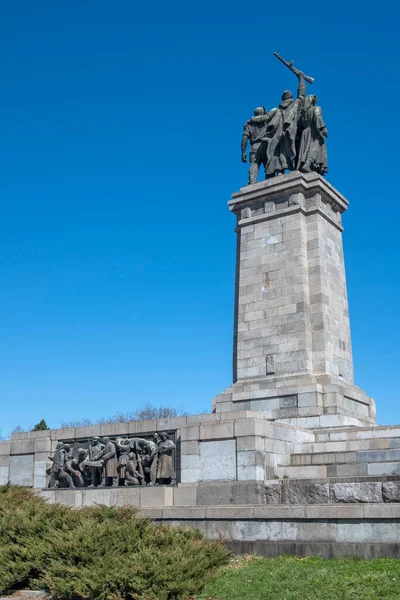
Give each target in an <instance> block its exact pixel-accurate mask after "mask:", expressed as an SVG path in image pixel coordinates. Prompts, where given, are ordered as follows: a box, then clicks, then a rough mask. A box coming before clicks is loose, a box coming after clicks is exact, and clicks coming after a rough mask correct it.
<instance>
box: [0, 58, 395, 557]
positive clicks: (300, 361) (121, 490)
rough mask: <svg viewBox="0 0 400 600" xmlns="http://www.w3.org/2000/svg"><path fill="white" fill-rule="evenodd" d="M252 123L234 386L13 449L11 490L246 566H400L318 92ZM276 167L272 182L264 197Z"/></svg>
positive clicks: (237, 204)
mask: <svg viewBox="0 0 400 600" xmlns="http://www.w3.org/2000/svg"><path fill="white" fill-rule="evenodd" d="M278 58H279V59H280V60H281V61H282V62H284V64H285V65H286V66H288V67H289V69H290V70H291V71H293V72H294V74H295V76H296V78H297V80H298V92H297V97H296V98H293V95H292V92H291V91H285V92H284V93H283V95H282V99H281V102H280V103H279V106H278V107H276V108H273V109H269V110H267V109H266V108H265V107H263V106H261V107H258V108H256V110H255V111H254V112H255V114H254V117H252V118H251V119H250V120H249V121H247V122H246V124H245V127H244V132H243V137H242V145H241V150H242V160H243V161H247V155H246V148H247V145H248V143H249V142H250V146H251V148H250V155H249V162H250V170H249V180H248V182H249V183H248V185H247V186H244V187H243V188H241V189H240V190H239V192H237V193H235V194H233V196H232V199H231V200H230V201H229V209H230V211H231V212H232V213H233V214H234V215H235V217H236V233H237V258H236V282H235V309H234V336H233V338H234V339H233V382H232V385H231V386H230V387H229V388H228V389H227V390H225V391H224V392H222V393H220V394H218V395H217V396H216V397H215V398H214V400H213V408H212V413H210V414H203V415H193V416H187V417H179V418H171V419H158V420H150V421H131V422H129V423H112V424H102V425H96V426H91V427H76V428H74V427H73V428H67V429H59V430H52V431H35V432H25V433H16V434H13V435H12V437H11V440H10V441H6V442H3V443H1V444H0V484H5V483H7V482H9V481H10V482H11V483H14V484H19V485H23V486H27V487H33V488H34V489H37V491H38V493H40V494H42V495H43V496H44V497H45V498H47V500H48V501H49V502H60V503H64V504H71V505H73V506H75V507H77V508H79V507H82V506H88V505H93V504H95V503H102V504H107V505H118V506H123V505H137V506H139V507H140V509H141V510H142V512H143V513H144V514H146V515H148V516H149V517H151V518H153V519H154V520H157V521H163V522H165V523H169V524H173V525H176V524H179V525H184V526H188V527H192V526H195V527H199V528H200V529H201V530H202V531H203V532H204V533H205V535H206V536H207V537H209V538H213V539H218V538H220V539H223V540H225V541H226V542H227V543H229V544H230V546H231V547H232V549H233V550H235V551H238V552H257V553H262V554H266V555H271V556H272V555H278V554H284V553H291V554H300V555H304V554H321V555H324V556H336V555H337V556H343V555H351V554H353V555H359V556H364V557H373V556H393V557H399V556H400V546H399V543H398V541H399V539H400V425H399V426H392V427H379V426H377V425H376V421H375V402H374V400H373V399H371V398H370V397H368V396H367V395H366V394H365V393H364V392H363V391H362V390H360V389H359V388H358V387H357V386H356V385H355V383H354V378H353V359H352V351H351V334H350V322H349V310H348V300H347V289H346V276H345V267H344V256H343V246H342V231H343V227H342V218H343V215H344V214H345V211H346V210H347V208H348V201H347V200H346V198H344V197H343V196H342V194H340V192H339V191H337V190H336V189H335V188H334V187H333V186H332V185H330V184H329V183H328V182H327V181H326V179H325V178H324V175H325V174H326V173H327V169H328V162H327V151H326V140H327V135H328V132H327V128H326V126H325V123H324V120H323V117H322V111H321V109H320V108H319V106H318V104H317V98H316V96H315V95H314V94H311V95H310V94H308V95H307V89H306V85H307V84H309V85H311V84H312V83H313V81H314V80H313V79H312V78H311V77H309V76H308V75H305V74H304V73H303V72H302V71H299V70H297V69H295V67H294V65H293V63H288V62H286V61H284V59H282V58H281V57H280V56H279V55H278ZM261 166H263V168H264V174H265V177H266V179H265V181H261V182H259V183H258V182H257V178H258V175H259V169H260V167H261Z"/></svg>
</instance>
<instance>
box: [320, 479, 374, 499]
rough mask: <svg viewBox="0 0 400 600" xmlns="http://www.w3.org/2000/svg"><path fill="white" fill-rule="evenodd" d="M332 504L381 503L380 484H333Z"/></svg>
mask: <svg viewBox="0 0 400 600" xmlns="http://www.w3.org/2000/svg"><path fill="white" fill-rule="evenodd" d="M331 491H332V499H333V501H334V502H363V503H366V502H382V483H379V482H363V483H333V484H332V485H331Z"/></svg>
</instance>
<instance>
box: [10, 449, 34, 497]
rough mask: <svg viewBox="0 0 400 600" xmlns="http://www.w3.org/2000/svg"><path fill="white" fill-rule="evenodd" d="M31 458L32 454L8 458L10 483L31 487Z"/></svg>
mask: <svg viewBox="0 0 400 600" xmlns="http://www.w3.org/2000/svg"><path fill="white" fill-rule="evenodd" d="M13 443H14V442H13ZM33 458H34V455H33V454H25V455H19V456H18V455H14V456H10V475H9V477H10V483H12V484H13V485H21V486H26V487H32V486H33Z"/></svg>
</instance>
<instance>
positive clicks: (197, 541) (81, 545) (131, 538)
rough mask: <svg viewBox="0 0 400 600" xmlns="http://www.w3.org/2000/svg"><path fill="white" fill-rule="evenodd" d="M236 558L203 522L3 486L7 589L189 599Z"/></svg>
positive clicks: (132, 599) (1, 586)
mask: <svg viewBox="0 0 400 600" xmlns="http://www.w3.org/2000/svg"><path fill="white" fill-rule="evenodd" d="M229 560H230V553H229V552H228V550H227V549H226V548H225V547H224V546H223V545H222V544H220V543H217V542H209V541H206V540H204V539H203V537H202V534H201V533H200V532H199V531H198V530H184V529H181V528H176V527H168V526H166V525H156V524H153V523H151V521H150V520H149V519H145V518H143V517H140V516H139V514H138V510H137V509H135V508H131V507H126V508H108V507H105V506H95V507H88V508H83V509H80V510H75V509H73V508H70V507H68V506H61V505H57V504H48V503H46V502H45V501H44V500H43V499H42V498H40V497H37V496H35V495H34V494H33V493H32V492H31V491H30V490H28V489H26V488H19V487H14V486H3V487H0V593H4V592H6V591H7V590H8V589H10V588H25V587H29V588H31V589H42V590H46V591H48V592H50V593H51V595H52V596H53V598H55V599H59V600H78V599H79V600H82V599H83V600H85V599H87V600H122V599H128V600H184V599H187V598H189V597H190V596H191V595H193V594H197V593H199V592H200V591H201V590H202V589H203V587H204V586H205V585H206V584H207V583H209V582H210V581H212V580H213V579H214V578H215V577H216V571H217V568H218V567H220V566H221V565H224V564H227V563H228V562H229Z"/></svg>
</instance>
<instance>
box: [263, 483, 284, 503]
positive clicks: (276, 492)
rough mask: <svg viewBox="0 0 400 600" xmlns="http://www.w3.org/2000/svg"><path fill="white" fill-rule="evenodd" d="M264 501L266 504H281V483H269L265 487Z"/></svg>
mask: <svg viewBox="0 0 400 600" xmlns="http://www.w3.org/2000/svg"><path fill="white" fill-rule="evenodd" d="M265 501H266V503H267V504H282V483H281V482H280V481H279V482H277V483H269V484H267V485H266V486H265Z"/></svg>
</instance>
